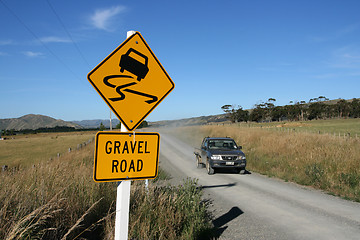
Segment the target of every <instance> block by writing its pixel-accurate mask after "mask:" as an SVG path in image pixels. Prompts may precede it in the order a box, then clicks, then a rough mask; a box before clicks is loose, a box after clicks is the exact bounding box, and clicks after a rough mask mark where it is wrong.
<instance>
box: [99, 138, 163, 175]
mask: <svg viewBox="0 0 360 240" xmlns="http://www.w3.org/2000/svg"><path fill="white" fill-rule="evenodd" d="M159 146H160V135H159V134H158V133H146V132H139V133H134V132H115V131H109V132H98V133H97V134H96V138H95V156H94V181H95V182H111V181H121V180H144V179H150V178H156V176H157V173H158V163H159Z"/></svg>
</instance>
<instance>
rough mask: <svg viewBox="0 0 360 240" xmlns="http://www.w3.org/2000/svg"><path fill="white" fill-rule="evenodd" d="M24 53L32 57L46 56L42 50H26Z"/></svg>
mask: <svg viewBox="0 0 360 240" xmlns="http://www.w3.org/2000/svg"><path fill="white" fill-rule="evenodd" d="M23 54H24V55H25V56H27V57H32V58H35V57H42V56H44V54H43V53H41V52H32V51H26V52H23Z"/></svg>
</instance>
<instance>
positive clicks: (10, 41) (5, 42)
mask: <svg viewBox="0 0 360 240" xmlns="http://www.w3.org/2000/svg"><path fill="white" fill-rule="evenodd" d="M12 44H14V41H12V40H0V46H6V45H12Z"/></svg>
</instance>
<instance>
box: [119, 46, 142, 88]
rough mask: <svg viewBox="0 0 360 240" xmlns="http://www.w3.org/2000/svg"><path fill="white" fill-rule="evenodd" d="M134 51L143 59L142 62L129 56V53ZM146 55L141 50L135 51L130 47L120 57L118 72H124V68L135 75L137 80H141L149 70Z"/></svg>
mask: <svg viewBox="0 0 360 240" xmlns="http://www.w3.org/2000/svg"><path fill="white" fill-rule="evenodd" d="M132 52H133V53H134V54H136V55H138V56H140V57H141V58H143V59H144V63H141V62H139V61H138V60H136V59H134V58H132V57H130V56H129V55H130V53H132ZM147 65H148V57H147V56H145V55H144V54H142V53H141V52H138V51H136V50H135V49H133V48H130V49H129V50H128V51H127V52H126V53H125V54H124V55H122V56H121V59H120V63H119V66H120V72H124V69H126V70H127V71H129V72H131V73H132V74H134V75H136V76H137V80H138V81H141V79H144V78H145V76H146V74H147V73H148V72H149V68H148V66H147Z"/></svg>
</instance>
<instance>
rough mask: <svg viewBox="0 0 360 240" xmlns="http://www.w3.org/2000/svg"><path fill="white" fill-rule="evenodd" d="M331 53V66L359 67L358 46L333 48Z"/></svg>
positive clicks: (359, 51)
mask: <svg viewBox="0 0 360 240" xmlns="http://www.w3.org/2000/svg"><path fill="white" fill-rule="evenodd" d="M332 55H333V56H332V61H331V62H330V65H331V66H332V67H335V68H354V69H360V48H358V47H356V46H345V47H342V48H338V49H336V50H334V51H333V53H332Z"/></svg>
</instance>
